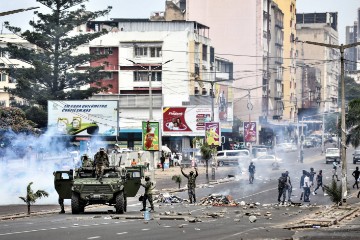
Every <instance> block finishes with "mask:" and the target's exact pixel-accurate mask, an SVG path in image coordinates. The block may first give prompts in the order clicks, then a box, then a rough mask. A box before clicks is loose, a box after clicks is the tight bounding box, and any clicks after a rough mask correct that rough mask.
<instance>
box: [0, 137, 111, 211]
mask: <svg viewBox="0 0 360 240" xmlns="http://www.w3.org/2000/svg"><path fill="white" fill-rule="evenodd" d="M0 144H1V148H0V151H1V154H0V171H1V173H2V174H0V182H1V187H0V195H1V196H2V197H1V198H0V205H7V204H24V202H23V201H22V200H21V199H20V198H19V196H26V187H27V185H28V184H29V183H30V182H33V185H32V186H31V187H32V190H33V191H37V190H45V191H47V192H48V193H49V197H47V198H41V199H38V200H37V201H36V204H57V203H58V194H57V192H56V190H55V188H54V176H53V172H54V171H57V170H69V169H70V168H74V166H75V165H76V164H79V160H80V159H79V157H75V155H74V154H70V152H72V153H76V152H74V151H78V147H76V146H73V145H71V144H70V143H69V139H68V138H62V137H56V135H55V134H53V133H52V132H51V131H48V132H46V133H45V134H43V135H41V136H32V135H26V134H15V133H14V132H12V131H8V132H6V133H5V134H3V135H2V137H1V138H0ZM99 146H103V147H106V146H104V145H103V142H102V140H101V139H100V138H94V139H93V140H92V141H91V142H90V144H88V146H87V147H86V149H85V151H84V152H83V153H87V154H88V155H89V156H90V157H91V158H92V156H93V154H95V153H96V151H97V150H98V147H99ZM78 156H79V155H78Z"/></svg>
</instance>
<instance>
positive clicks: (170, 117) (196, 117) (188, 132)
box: [162, 106, 211, 136]
mask: <svg viewBox="0 0 360 240" xmlns="http://www.w3.org/2000/svg"><path fill="white" fill-rule="evenodd" d="M210 119H211V108H210V107H196V106H188V107H163V126H162V127H163V136H204V133H205V122H210Z"/></svg>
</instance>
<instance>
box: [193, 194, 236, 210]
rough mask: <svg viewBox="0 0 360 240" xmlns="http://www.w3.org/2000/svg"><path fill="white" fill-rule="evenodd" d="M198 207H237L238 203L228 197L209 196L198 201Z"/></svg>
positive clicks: (219, 195) (220, 195)
mask: <svg viewBox="0 0 360 240" xmlns="http://www.w3.org/2000/svg"><path fill="white" fill-rule="evenodd" d="M199 205H204V206H209V205H210V206H234V207H236V206H238V205H239V203H237V202H235V201H234V200H233V198H232V197H231V196H230V195H226V196H225V195H222V194H215V193H213V194H210V195H209V196H208V197H204V198H202V199H200V203H199Z"/></svg>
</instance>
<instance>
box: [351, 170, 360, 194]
mask: <svg viewBox="0 0 360 240" xmlns="http://www.w3.org/2000/svg"><path fill="white" fill-rule="evenodd" d="M352 175H353V177H354V178H355V183H354V185H353V188H355V185H356V187H357V189H359V176H360V171H359V167H356V170H355V171H353V173H352Z"/></svg>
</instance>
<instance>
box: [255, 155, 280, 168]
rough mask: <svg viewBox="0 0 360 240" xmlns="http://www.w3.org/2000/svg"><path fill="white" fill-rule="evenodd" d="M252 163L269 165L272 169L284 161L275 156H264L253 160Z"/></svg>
mask: <svg viewBox="0 0 360 240" xmlns="http://www.w3.org/2000/svg"><path fill="white" fill-rule="evenodd" d="M251 161H252V162H254V164H259V165H262V164H269V165H271V166H272V167H278V166H279V165H280V163H281V162H282V159H281V158H278V157H276V156H275V155H264V156H260V157H257V158H253V159H252V160H251Z"/></svg>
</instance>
